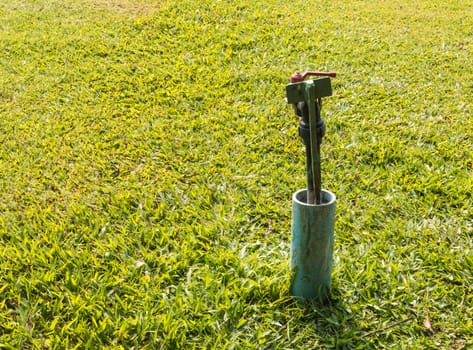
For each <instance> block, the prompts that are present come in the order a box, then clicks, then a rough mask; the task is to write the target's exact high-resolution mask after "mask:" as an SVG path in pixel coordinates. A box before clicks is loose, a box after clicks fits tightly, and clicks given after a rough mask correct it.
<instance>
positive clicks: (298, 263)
mask: <svg viewBox="0 0 473 350" xmlns="http://www.w3.org/2000/svg"><path fill="white" fill-rule="evenodd" d="M321 199H322V203H321V204H307V190H306V189H303V190H299V191H297V192H295V193H294V195H293V196H292V229H291V269H292V271H293V279H292V284H291V289H290V293H291V295H293V296H295V297H297V298H298V299H318V300H323V299H325V298H326V297H327V296H328V292H329V289H330V285H331V282H332V257H333V241H334V226H335V195H334V194H333V193H331V192H329V191H326V190H322V196H321Z"/></svg>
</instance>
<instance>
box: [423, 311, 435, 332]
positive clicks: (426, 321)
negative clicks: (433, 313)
mask: <svg viewBox="0 0 473 350" xmlns="http://www.w3.org/2000/svg"><path fill="white" fill-rule="evenodd" d="M424 327H425V328H427V330H428V331H429V332H430V333H432V334H435V331H434V329H433V328H432V325H431V324H430V318H429V316H428V315H427V316H425V319H424Z"/></svg>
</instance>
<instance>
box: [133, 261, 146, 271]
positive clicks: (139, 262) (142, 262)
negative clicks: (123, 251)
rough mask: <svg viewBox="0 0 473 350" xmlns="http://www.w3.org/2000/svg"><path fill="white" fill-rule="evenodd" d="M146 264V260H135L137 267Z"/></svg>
mask: <svg viewBox="0 0 473 350" xmlns="http://www.w3.org/2000/svg"><path fill="white" fill-rule="evenodd" d="M144 265H146V263H145V262H144V261H141V260H137V261H136V262H135V267H136V268H137V269H139V268H140V267H142V266H144Z"/></svg>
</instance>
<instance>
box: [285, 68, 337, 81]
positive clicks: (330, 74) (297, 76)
mask: <svg viewBox="0 0 473 350" xmlns="http://www.w3.org/2000/svg"><path fill="white" fill-rule="evenodd" d="M309 76H317V77H332V78H335V77H336V76H337V73H335V72H312V71H307V72H304V73H302V74H301V73H294V74H293V75H291V83H300V82H301V81H303V80H304V79H305V78H307V77H309Z"/></svg>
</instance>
